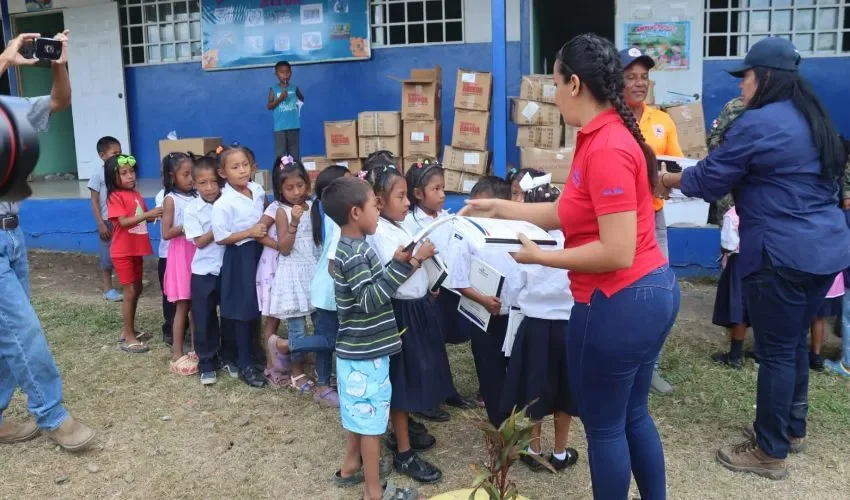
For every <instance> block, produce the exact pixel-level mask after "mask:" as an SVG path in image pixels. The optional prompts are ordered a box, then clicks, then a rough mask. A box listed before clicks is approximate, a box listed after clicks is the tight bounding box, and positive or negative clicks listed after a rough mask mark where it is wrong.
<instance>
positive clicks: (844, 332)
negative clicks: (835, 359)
mask: <svg viewBox="0 0 850 500" xmlns="http://www.w3.org/2000/svg"><path fill="white" fill-rule="evenodd" d="M841 363H842V364H844V366H846V367H848V368H850V290H847V291H845V292H844V297H843V298H842V299H841Z"/></svg>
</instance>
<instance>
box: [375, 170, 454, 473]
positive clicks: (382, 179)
mask: <svg viewBox="0 0 850 500" xmlns="http://www.w3.org/2000/svg"><path fill="white" fill-rule="evenodd" d="M365 178H366V179H367V180H368V181H369V182H370V183H371V184H372V186H373V187H374V190H375V196H376V197H377V199H378V209H379V210H380V213H381V217H380V218H379V219H378V229H377V231H376V232H375V234H374V235H371V236H368V237H367V238H366V241H367V242H368V243H369V245H370V246H371V247H372V248H373V249H374V250H375V252H376V253H377V254H378V256H379V257H380V258H381V261H382V262H384V263H385V264H386V263H389V262H390V261H391V260H392V258H393V255H394V254H395V253H396V252H397V251H398V250H399V248H400V247H405V246H407V245H408V244H409V243H411V242H412V241H413V235H411V234H410V233H409V232H408V231H407V230H405V229H404V228H403V227H402V226H401V222H402V221H404V218H405V215H406V214H407V211H408V207H409V206H410V203H409V201H408V199H407V187H408V186H407V182H406V181H405V178H404V177H403V176H402V175H401V174H400V173H399V172H398V170H397V169H396V167H395V165H393V164H392V163H389V162H388V161H381V160H376V161H373V162H371V164H369V162H367V171H366V175H365ZM426 248H430V249H431V255H433V253H434V252H433V245H432V244H431V242H430V241H428V240H425V241H424V242H423V243H422V244H421V247H420V249H419V250H417V254H420V255H421V254H422V252H423V250H424V249H426ZM410 264H411V265H412V266H413V267H414V271H413V274H411V275H410V276H409V277H408V279H407V281H405V282H404V283H403V284H402V285H401V286H400V287H399V288H398V290H397V291H396V294H395V295H394V296H393V298H392V303H393V312H394V314H395V320H396V323H397V324H398V327H399V330H400V331H401V332H402V350H401V353H399V354H397V355H395V356H393V357H392V358H391V359H390V382H391V383H392V387H393V391H392V399H391V402H390V420H391V421H392V426H393V430H394V431H395V433H394V434H393V435H391V437H390V438H389V439H388V446H389V447H390V448H391V449H392V448H394V451H395V456H394V460H393V464H394V467H395V470H396V471H397V472H399V473H401V474H404V475H407V476H409V477H411V478H413V479H414V480H416V481H419V482H421V483H433V482H436V481H439V480H440V478H441V477H442V472H441V471H440V469H438V468H437V467H435V466H434V465H433V464H431V463H429V462H428V461H426V460H425V459H423V458H421V457H420V456H419V455H418V454H417V453H416V452H417V451H420V450H424V449H427V448H430V447H432V446H434V444H435V443H436V439H434V438H433V437H432V436H431V435H430V434H428V433H427V432H410V425H409V420H408V419H409V414H410V413H413V412H420V411H427V410H429V409H432V408H434V407H437V406H439V404H440V403H441V402H442V401H444V400H445V399H446V398H447V397H449V395H451V392H452V383H451V372H450V370H449V358H448V355H447V354H446V348H445V343H444V341H443V336H442V334H441V331H440V323H439V322H438V321H437V315H436V311H435V309H434V306H433V303H432V301H431V297H430V294H429V291H428V275H427V273H426V272H425V270H423V269H421V265H422V262H421V261H419V259H417V258H416V257H414V258H411V260H410Z"/></svg>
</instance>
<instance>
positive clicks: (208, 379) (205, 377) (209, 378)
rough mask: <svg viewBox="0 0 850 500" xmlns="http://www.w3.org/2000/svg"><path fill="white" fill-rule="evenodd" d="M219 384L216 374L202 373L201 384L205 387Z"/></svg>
mask: <svg viewBox="0 0 850 500" xmlns="http://www.w3.org/2000/svg"><path fill="white" fill-rule="evenodd" d="M216 382H218V376H217V375H216V374H215V372H203V373H201V384H203V385H213V384H214V383H216Z"/></svg>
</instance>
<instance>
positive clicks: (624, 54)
mask: <svg viewBox="0 0 850 500" xmlns="http://www.w3.org/2000/svg"><path fill="white" fill-rule="evenodd" d="M620 62H621V63H623V69H626V68H628V67H629V66H631V65H632V64H634V63H636V62H642V63H643V64H645V65H646V67H647V69H652V68H654V67H655V61H654V60H653V59H652V58H651V57H649V56H648V55H646V54H644V53H643V52H641V51H640V49H639V48H637V47H632V48H630V49H623V50H621V51H620Z"/></svg>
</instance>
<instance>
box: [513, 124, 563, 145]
mask: <svg viewBox="0 0 850 500" xmlns="http://www.w3.org/2000/svg"><path fill="white" fill-rule="evenodd" d="M561 137H562V130H561V126H560V125H553V126H550V127H535V126H530V127H517V134H516V145H517V147H520V148H541V149H558V148H559V147H560V146H561Z"/></svg>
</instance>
